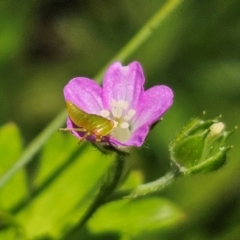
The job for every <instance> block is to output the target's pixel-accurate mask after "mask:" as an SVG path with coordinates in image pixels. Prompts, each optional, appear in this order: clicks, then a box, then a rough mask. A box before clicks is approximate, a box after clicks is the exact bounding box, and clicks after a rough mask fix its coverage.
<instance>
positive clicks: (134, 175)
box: [119, 170, 143, 190]
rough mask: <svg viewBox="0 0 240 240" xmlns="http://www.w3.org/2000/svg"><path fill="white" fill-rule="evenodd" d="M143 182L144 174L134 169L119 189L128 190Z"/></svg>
mask: <svg viewBox="0 0 240 240" xmlns="http://www.w3.org/2000/svg"><path fill="white" fill-rule="evenodd" d="M142 183H143V174H142V172H141V171H139V170H133V171H131V172H130V174H129V175H128V177H127V179H126V180H125V182H124V183H123V185H121V187H120V188H119V190H127V189H132V188H135V187H137V186H138V185H140V184H142Z"/></svg>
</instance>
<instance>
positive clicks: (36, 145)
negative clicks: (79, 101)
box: [0, 110, 67, 189]
mask: <svg viewBox="0 0 240 240" xmlns="http://www.w3.org/2000/svg"><path fill="white" fill-rule="evenodd" d="M66 116H67V113H66V110H64V111H62V112H61V113H60V114H59V115H58V116H57V117H56V118H55V119H54V120H53V121H52V122H51V123H50V124H49V125H48V126H47V127H46V128H45V129H44V130H43V131H42V132H41V133H40V134H39V135H38V136H37V137H36V138H35V139H34V140H33V141H32V142H31V143H30V144H29V145H28V147H27V148H26V149H25V151H24V152H23V154H22V156H21V157H20V158H19V159H18V161H16V163H15V164H14V165H13V166H12V167H11V168H10V169H9V170H8V171H7V172H6V173H5V174H4V175H3V176H2V177H1V179H0V189H1V188H2V187H3V186H4V185H5V184H6V183H7V182H8V181H9V180H10V179H11V178H12V177H13V176H14V174H15V173H16V172H17V171H19V170H20V169H22V168H23V167H24V166H25V165H26V164H27V163H29V162H30V160H31V159H32V157H33V156H34V155H35V154H36V153H37V152H38V151H39V149H40V147H41V146H42V145H43V144H44V143H45V142H46V141H47V140H48V138H49V137H50V136H51V135H52V134H53V133H54V132H55V131H56V129H58V127H59V126H61V125H62V124H63V123H64V122H65V120H66Z"/></svg>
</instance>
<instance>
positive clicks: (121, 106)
mask: <svg viewBox="0 0 240 240" xmlns="http://www.w3.org/2000/svg"><path fill="white" fill-rule="evenodd" d="M135 114H136V110H134V109H131V108H130V109H129V103H128V102H127V101H125V100H118V101H117V100H115V99H112V101H111V109H110V111H109V110H106V109H103V110H101V115H102V116H103V117H105V118H108V119H111V120H113V121H114V124H115V125H114V129H113V131H112V132H111V136H113V137H114V138H116V139H118V140H119V141H126V140H127V139H128V138H129V137H130V135H131V120H132V119H133V117H134V115H135Z"/></svg>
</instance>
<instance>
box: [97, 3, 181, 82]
mask: <svg viewBox="0 0 240 240" xmlns="http://www.w3.org/2000/svg"><path fill="white" fill-rule="evenodd" d="M181 2H182V0H168V1H167V2H166V3H165V4H164V5H163V6H162V7H161V8H160V9H159V10H158V11H157V13H156V14H155V15H154V16H153V17H152V18H151V19H150V20H149V21H148V22H147V23H146V24H145V25H144V26H143V27H142V28H141V29H140V31H139V32H138V33H137V34H136V35H135V36H134V37H133V38H132V39H131V40H130V41H129V42H128V43H127V44H126V45H125V46H124V47H123V48H122V49H121V50H120V51H119V52H118V53H117V54H116V55H115V56H114V57H113V58H112V59H111V61H109V62H108V63H107V64H106V66H105V67H104V68H103V69H102V71H100V72H99V73H98V74H97V76H96V79H102V78H103V76H104V71H105V69H106V68H107V67H108V66H109V65H110V64H111V63H112V62H114V61H120V62H125V61H126V60H127V59H128V58H129V57H130V56H131V55H132V54H133V53H134V52H136V51H137V49H138V48H139V47H141V46H142V45H143V44H144V43H145V42H146V41H147V40H148V39H149V38H150V36H151V35H152V34H153V32H154V30H156V29H157V28H158V27H159V26H160V25H161V23H162V22H163V21H164V20H165V18H166V17H168V15H169V14H170V13H171V12H172V11H173V10H174V9H175V8H176V7H177V6H178V5H179V4H180V3H181Z"/></svg>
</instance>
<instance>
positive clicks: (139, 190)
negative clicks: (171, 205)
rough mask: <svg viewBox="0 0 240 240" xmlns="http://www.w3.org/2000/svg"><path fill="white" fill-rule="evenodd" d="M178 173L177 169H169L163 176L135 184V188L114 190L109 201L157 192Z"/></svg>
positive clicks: (174, 178) (173, 179)
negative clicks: (120, 190)
mask: <svg viewBox="0 0 240 240" xmlns="http://www.w3.org/2000/svg"><path fill="white" fill-rule="evenodd" d="M179 175H180V172H179V171H171V172H169V173H167V174H166V175H165V176H163V177H161V178H159V179H157V180H155V181H153V182H149V183H145V184H141V185H139V186H137V187H136V188H135V189H131V190H127V191H122V192H116V193H115V194H114V195H112V196H111V198H110V199H109V201H115V200H118V199H120V198H137V197H142V196H145V195H148V194H153V193H156V192H159V191H161V190H163V189H164V188H166V187H167V186H168V185H170V184H171V183H173V182H174V181H175V180H176V178H177V177H178V176H179Z"/></svg>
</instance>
